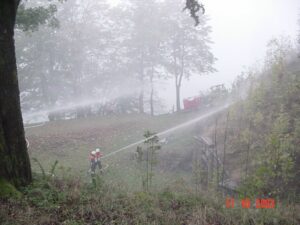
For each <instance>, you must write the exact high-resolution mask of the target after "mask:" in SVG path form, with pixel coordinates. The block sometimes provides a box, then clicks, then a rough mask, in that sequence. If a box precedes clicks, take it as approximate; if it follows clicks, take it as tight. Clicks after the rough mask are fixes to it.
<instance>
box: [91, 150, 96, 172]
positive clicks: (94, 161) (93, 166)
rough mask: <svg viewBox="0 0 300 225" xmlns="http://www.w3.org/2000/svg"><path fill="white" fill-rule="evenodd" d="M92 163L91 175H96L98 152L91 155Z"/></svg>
mask: <svg viewBox="0 0 300 225" xmlns="http://www.w3.org/2000/svg"><path fill="white" fill-rule="evenodd" d="M90 163H91V168H90V172H91V174H95V170H96V151H92V152H91V153H90Z"/></svg>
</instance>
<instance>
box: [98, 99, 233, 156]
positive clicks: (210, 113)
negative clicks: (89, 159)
mask: <svg viewBox="0 0 300 225" xmlns="http://www.w3.org/2000/svg"><path fill="white" fill-rule="evenodd" d="M231 104H232V103H228V104H226V105H225V106H222V107H219V108H217V109H215V110H213V111H211V112H208V113H206V114H204V115H201V116H199V117H196V118H194V119H191V120H189V121H187V122H184V123H182V124H179V125H177V126H174V127H172V128H169V129H167V130H164V131H161V132H159V133H157V134H155V135H152V136H150V137H148V138H145V139H142V140H140V141H137V142H134V143H132V144H130V145H127V146H125V147H122V148H120V149H118V150H116V151H113V152H110V153H108V154H106V155H105V156H103V157H102V159H104V158H108V157H110V156H112V155H115V154H117V153H119V152H122V151H124V150H126V149H129V148H131V147H134V146H137V145H139V144H142V143H144V142H145V141H148V140H150V139H151V138H153V137H155V136H158V137H159V136H162V135H165V134H169V133H172V132H174V131H176V130H179V129H182V128H184V127H188V126H190V125H192V124H194V123H197V122H199V121H201V120H204V119H206V118H208V117H211V116H212V115H214V114H216V113H218V112H221V111H223V110H225V109H227V108H228V107H229V106H230V105H231Z"/></svg>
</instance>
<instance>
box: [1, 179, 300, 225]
mask: <svg viewBox="0 0 300 225" xmlns="http://www.w3.org/2000/svg"><path fill="white" fill-rule="evenodd" d="M34 177H35V179H34V182H33V183H32V184H31V185H30V186H28V187H27V188H25V189H23V190H22V198H21V199H19V200H14V199H11V198H0V204H1V207H0V224H5V225H8V224H9V225H17V224H22V225H27V224H28V225H29V224H30V225H31V224H68V225H71V224H78V225H79V224H82V225H83V224H166V225H169V224H222V225H250V224H268V225H276V224H278V225H279V224H284V225H285V224H288V225H292V224H298V222H299V221H300V218H299V216H298V215H296V217H295V216H294V215H293V213H292V211H291V210H290V209H288V208H284V207H281V208H276V209H269V210H258V209H242V208H240V207H236V208H235V209H226V208H225V198H223V197H220V196H215V195H210V193H204V192H202V193H198V194H195V193H193V191H192V190H190V189H189V188H188V187H187V186H186V185H185V183H184V181H179V182H175V183H174V184H172V185H170V186H169V187H167V188H164V189H163V190H160V191H151V192H142V191H133V192H127V191H125V190H124V187H123V186H120V185H118V184H116V183H110V182H109V181H107V180H105V178H103V177H98V178H96V182H95V184H94V185H93V184H91V183H85V182H83V181H82V180H81V178H80V177H75V176H72V175H70V174H68V173H66V174H65V176H64V177H63V178H57V177H51V176H48V177H41V176H39V175H35V176H34Z"/></svg>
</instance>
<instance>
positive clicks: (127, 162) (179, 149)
mask: <svg viewBox="0 0 300 225" xmlns="http://www.w3.org/2000/svg"><path fill="white" fill-rule="evenodd" d="M197 116H199V112H198V113H195V112H193V113H191V112H190V113H180V114H172V115H171V114H169V115H161V116H155V117H151V116H147V115H123V116H111V117H92V118H86V119H79V120H65V121H55V122H48V123H46V124H45V125H44V126H41V127H35V128H30V129H26V138H27V140H28V141H29V144H30V145H29V153H30V157H31V158H36V159H38V161H39V162H40V163H41V165H42V166H43V167H44V169H45V170H46V171H49V170H50V168H51V166H52V165H53V163H54V162H55V161H56V160H58V162H59V166H58V169H57V171H56V172H57V173H61V172H63V171H66V170H68V171H69V173H75V174H81V175H82V176H83V177H86V176H87V171H88V169H89V160H88V157H89V152H90V151H91V150H94V149H95V148H96V147H100V148H101V151H102V152H103V153H104V155H105V154H108V153H110V152H112V151H115V150H117V149H119V148H121V147H124V146H126V145H129V144H131V143H134V142H136V141H139V140H141V139H143V134H144V132H145V131H146V130H150V131H152V132H160V131H163V130H165V129H168V128H170V127H173V126H176V125H178V124H180V123H183V122H186V121H188V120H189V119H191V118H195V117H197ZM195 129H196V126H190V127H187V128H185V129H182V130H178V131H176V132H174V133H172V134H170V135H169V142H168V144H166V145H163V146H162V149H161V151H160V153H159V156H160V157H161V159H162V160H160V166H159V167H160V168H161V170H160V171H158V172H157V173H156V177H157V179H156V181H157V186H161V185H162V183H161V182H159V181H163V183H165V184H168V183H169V182H171V181H174V180H176V179H180V178H181V177H180V176H179V174H182V171H181V170H180V169H178V168H176V165H178V164H180V161H182V160H184V157H183V156H184V155H186V154H188V153H190V151H191V150H192V149H193V148H194V147H195V146H193V145H192V144H191V143H192V138H193V137H192V136H193V133H194V130H195ZM135 149H136V146H135V147H132V148H130V149H127V150H125V151H122V152H119V153H117V154H115V155H112V156H111V157H108V158H106V159H104V160H103V164H104V166H105V167H107V166H108V168H107V170H106V171H105V173H104V176H107V179H113V180H114V181H118V182H119V183H123V184H125V185H126V184H128V185H129V186H132V185H130V184H136V183H137V182H139V180H138V181H137V179H138V171H136V169H135V160H133V159H132V152H134V151H135ZM32 168H33V171H35V172H40V168H39V167H38V165H37V164H36V163H34V162H33V161H32ZM170 170H171V172H170ZM172 171H176V173H172ZM135 186H136V185H135ZM131 188H132V187H131Z"/></svg>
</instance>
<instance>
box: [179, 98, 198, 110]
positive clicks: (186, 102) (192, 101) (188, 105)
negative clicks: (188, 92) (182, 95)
mask: <svg viewBox="0 0 300 225" xmlns="http://www.w3.org/2000/svg"><path fill="white" fill-rule="evenodd" d="M200 103H201V98H200V96H195V97H190V98H186V99H183V108H184V110H186V111H190V110H196V109H198V108H199V107H200Z"/></svg>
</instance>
